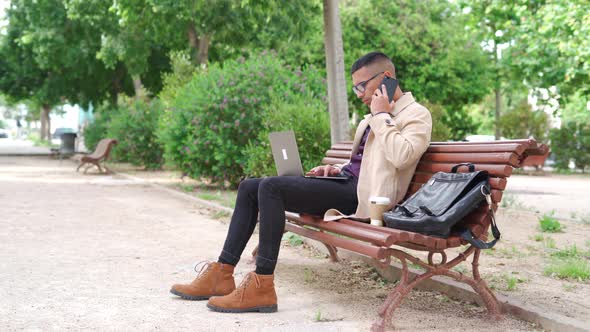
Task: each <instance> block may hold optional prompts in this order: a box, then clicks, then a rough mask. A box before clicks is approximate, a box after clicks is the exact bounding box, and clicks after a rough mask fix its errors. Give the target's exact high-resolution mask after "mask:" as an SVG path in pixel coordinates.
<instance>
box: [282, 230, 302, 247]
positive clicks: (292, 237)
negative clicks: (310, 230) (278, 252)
mask: <svg viewBox="0 0 590 332" xmlns="http://www.w3.org/2000/svg"><path fill="white" fill-rule="evenodd" d="M281 240H283V241H287V242H288V243H289V245H290V246H291V247H297V246H300V245H302V244H303V239H302V238H301V236H299V235H297V234H294V233H291V232H287V233H285V234H283V237H282V238H281Z"/></svg>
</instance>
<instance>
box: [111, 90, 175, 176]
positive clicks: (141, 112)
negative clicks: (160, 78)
mask: <svg viewBox="0 0 590 332" xmlns="http://www.w3.org/2000/svg"><path fill="white" fill-rule="evenodd" d="M121 99H122V100H121V102H120V103H119V108H118V111H116V112H113V114H112V115H111V118H110V121H109V122H108V130H107V136H108V137H109V138H115V139H117V140H118V141H119V144H118V145H117V149H114V150H113V159H114V160H117V161H122V162H129V163H131V164H133V165H141V166H144V167H145V168H148V169H156V168H160V167H161V166H162V163H163V161H164V158H163V155H164V149H163V146H162V144H161V143H160V142H159V141H157V137H156V130H157V128H158V118H159V114H160V113H162V109H163V107H162V103H161V102H160V101H159V100H158V99H153V100H151V101H144V100H136V99H131V98H125V97H122V98H121Z"/></svg>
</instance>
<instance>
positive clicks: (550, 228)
mask: <svg viewBox="0 0 590 332" xmlns="http://www.w3.org/2000/svg"><path fill="white" fill-rule="evenodd" d="M553 215H554V213H553V212H551V213H549V214H544V215H543V216H542V217H541V218H539V225H540V226H541V232H545V233H559V232H561V231H562V226H561V223H560V222H559V221H558V220H557V219H556V218H555V217H554V216H553Z"/></svg>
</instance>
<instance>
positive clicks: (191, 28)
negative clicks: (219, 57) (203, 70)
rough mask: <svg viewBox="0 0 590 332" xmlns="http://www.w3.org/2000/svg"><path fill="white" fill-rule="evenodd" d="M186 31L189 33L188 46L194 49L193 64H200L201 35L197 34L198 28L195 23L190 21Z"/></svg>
mask: <svg viewBox="0 0 590 332" xmlns="http://www.w3.org/2000/svg"><path fill="white" fill-rule="evenodd" d="M186 33H187V35H188V46H189V48H190V49H191V50H192V54H191V59H192V61H193V64H195V65H196V66H198V65H199V64H200V63H199V36H197V30H196V29H195V23H194V22H190V23H189V25H188V27H187V29H186Z"/></svg>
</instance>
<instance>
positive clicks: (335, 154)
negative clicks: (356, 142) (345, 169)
mask: <svg viewBox="0 0 590 332" xmlns="http://www.w3.org/2000/svg"><path fill="white" fill-rule="evenodd" d="M351 154H352V153H351V152H350V150H328V151H327V152H326V157H332V158H342V159H347V160H348V159H350V156H351Z"/></svg>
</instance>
